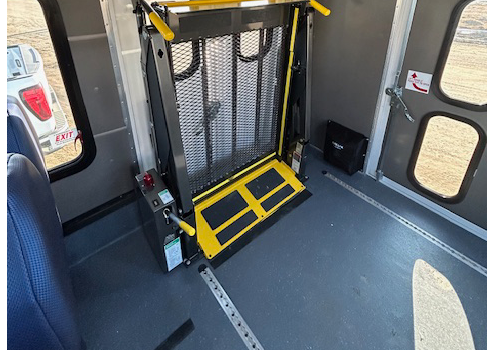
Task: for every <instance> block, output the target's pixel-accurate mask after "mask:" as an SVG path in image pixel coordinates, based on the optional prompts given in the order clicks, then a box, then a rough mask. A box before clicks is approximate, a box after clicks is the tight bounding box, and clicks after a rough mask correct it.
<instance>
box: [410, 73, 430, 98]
mask: <svg viewBox="0 0 500 350" xmlns="http://www.w3.org/2000/svg"><path fill="white" fill-rule="evenodd" d="M431 80H432V74H428V73H422V72H417V71H414V70H409V71H408V76H407V77H406V86H405V88H406V89H407V90H413V91H416V92H420V93H421V94H428V93H429V89H430V87H431Z"/></svg>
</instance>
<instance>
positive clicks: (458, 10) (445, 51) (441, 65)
mask: <svg viewBox="0 0 500 350" xmlns="http://www.w3.org/2000/svg"><path fill="white" fill-rule="evenodd" d="M473 1H475V0H463V1H461V2H459V3H458V5H456V6H455V8H454V9H453V12H452V14H451V19H450V22H449V24H448V29H447V30H446V35H445V38H444V41H443V44H442V46H441V53H440V54H439V57H438V61H437V64H436V69H435V71H434V76H435V77H436V78H437V82H438V83H437V84H432V86H433V87H432V89H433V91H434V93H435V95H436V96H437V97H438V98H439V99H440V100H442V101H443V102H446V103H449V104H451V105H453V106H457V107H460V108H464V109H468V110H471V111H475V112H485V111H486V110H487V108H488V103H485V104H484V105H476V104H473V103H469V102H465V101H461V100H457V99H454V98H451V97H450V96H448V95H447V94H446V93H445V92H444V91H443V89H442V88H441V80H442V78H443V73H444V69H445V67H446V62H447V61H448V56H449V55H450V51H451V45H452V44H453V39H454V38H455V33H456V30H457V28H458V24H459V22H460V18H461V17H462V13H463V11H464V10H465V8H466V7H467V6H468V5H469V4H470V3H472V2H473Z"/></svg>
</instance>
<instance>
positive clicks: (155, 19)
mask: <svg viewBox="0 0 500 350" xmlns="http://www.w3.org/2000/svg"><path fill="white" fill-rule="evenodd" d="M141 5H142V7H143V8H144V11H146V13H147V14H148V17H149V20H150V21H151V23H152V24H153V25H154V26H155V27H156V29H158V32H160V34H161V36H162V37H163V39H165V40H167V41H171V40H173V39H174V37H175V34H174V32H173V31H172V29H170V28H169V26H168V25H167V24H166V23H165V22H163V20H162V19H161V17H160V16H159V15H158V13H156V11H155V10H154V9H153V8H152V7H151V5H150V4H148V3H147V2H146V1H144V0H142V1H141Z"/></svg>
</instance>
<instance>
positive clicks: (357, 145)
mask: <svg viewBox="0 0 500 350" xmlns="http://www.w3.org/2000/svg"><path fill="white" fill-rule="evenodd" d="M367 146H368V139H367V138H366V137H365V136H363V135H362V134H360V133H358V132H356V131H353V130H351V129H348V128H346V127H345V126H342V125H340V124H338V123H335V122H334V121H332V120H329V121H328V122H327V125H326V137H325V148H324V153H323V155H324V157H325V160H326V161H327V162H329V163H331V164H333V165H335V166H337V167H339V168H341V169H343V170H344V171H345V172H346V173H348V174H349V175H352V174H354V173H355V172H356V171H358V170H361V169H362V168H363V163H364V160H365V153H366V147H367Z"/></svg>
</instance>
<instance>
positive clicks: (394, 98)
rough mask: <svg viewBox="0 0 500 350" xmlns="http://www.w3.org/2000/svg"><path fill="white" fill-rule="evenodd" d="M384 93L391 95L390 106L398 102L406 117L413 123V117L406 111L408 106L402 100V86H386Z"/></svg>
mask: <svg viewBox="0 0 500 350" xmlns="http://www.w3.org/2000/svg"><path fill="white" fill-rule="evenodd" d="M385 93H386V94H387V95H389V96H391V107H393V106H394V104H395V103H399V104H400V105H401V106H402V107H403V111H404V114H405V117H406V119H408V120H409V121H410V122H412V123H414V122H415V119H413V117H412V116H411V115H410V112H409V111H408V107H406V103H405V102H404V101H403V98H402V96H403V88H402V87H400V86H396V87H395V88H392V89H391V88H387V89H385Z"/></svg>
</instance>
